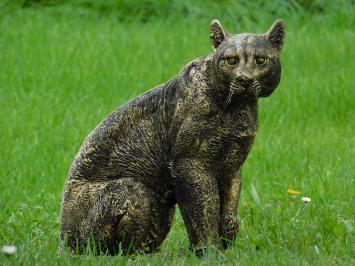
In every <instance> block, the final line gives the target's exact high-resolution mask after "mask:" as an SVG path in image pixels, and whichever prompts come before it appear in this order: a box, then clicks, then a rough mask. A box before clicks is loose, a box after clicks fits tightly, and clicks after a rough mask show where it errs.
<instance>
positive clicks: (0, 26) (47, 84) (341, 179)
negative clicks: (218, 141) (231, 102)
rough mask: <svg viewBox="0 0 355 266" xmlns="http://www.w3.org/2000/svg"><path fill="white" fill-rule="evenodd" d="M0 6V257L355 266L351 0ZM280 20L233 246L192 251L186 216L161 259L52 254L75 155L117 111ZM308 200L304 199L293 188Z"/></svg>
mask: <svg viewBox="0 0 355 266" xmlns="http://www.w3.org/2000/svg"><path fill="white" fill-rule="evenodd" d="M334 2H336V3H335V4H332V3H330V1H316V0H314V1H301V0H300V1H266V0H265V1H263V0H258V1H249V2H247V1H228V0H224V1H221V2H220V3H219V4H217V3H215V2H214V1H204V4H201V1H197V0H194V1H169V0H162V1H149V0H140V1H113V0H111V1H100V0H91V1H89V0H87V1H84V0H75V1H70V2H69V1H35V0H32V1H29V0H28V1H20V0H17V1H4V0H3V2H0V106H1V111H0V147H1V148H0V159H1V160H0V245H5V244H14V245H16V246H17V247H18V252H17V253H16V254H15V255H13V256H5V255H3V254H0V264H26V265H33V264H47V265H52V264H60V265H61V264H72V263H74V264H92V265H94V264H95V265H96V264H106V263H108V264H110V263H111V264H115V265H119V264H150V265H162V264H168V263H172V264H176V265H195V264H196V263H199V264H204V265H210V264H242V265H245V264H247V265H249V264H254V265H272V264H284V265H290V264H291V265H305V264H306V265H314V264H319V265H321V264H325V263H326V264H339V265H354V263H355V260H354V252H353V250H354V227H353V222H354V192H355V189H354V188H355V187H354V174H355V171H354V165H355V162H354V158H355V153H354V143H355V137H354V130H355V126H354V121H355V115H354V109H355V95H354V81H353V75H354V61H353V60H354V58H355V55H354V48H353V46H354V43H355V36H354V26H355V23H354V17H353V14H354V8H353V7H354V4H352V3H351V1H334ZM278 17H280V18H283V19H284V21H285V23H286V25H287V36H286V43H285V48H284V51H283V54H282V62H283V74H282V81H281V84H280V86H279V88H278V89H277V90H276V91H275V93H274V94H273V95H272V97H270V98H267V99H263V100H261V101H260V109H261V110H260V128H259V132H258V135H257V138H256V142H255V144H254V146H253V149H252V152H251V154H250V156H249V158H248V160H247V162H246V164H245V167H244V172H243V173H244V180H243V182H244V183H243V186H244V187H243V191H242V198H241V204H240V212H239V216H240V219H241V222H242V226H241V231H240V233H239V235H238V239H237V242H236V244H235V245H234V246H233V247H232V248H231V249H229V250H227V251H226V252H224V253H223V254H218V255H216V254H213V253H209V254H207V256H206V257H205V258H203V259H200V260H199V259H197V258H196V257H195V256H194V255H192V254H191V253H190V252H189V251H188V250H187V246H188V240H187V236H186V231H185V227H184V224H183V221H182V219H181V216H180V214H179V213H177V215H176V217H175V222H174V226H173V229H172V230H171V232H170V234H169V235H168V238H167V239H166V241H165V242H164V244H163V245H162V247H161V251H160V252H158V253H156V254H151V255H146V256H140V255H136V256H128V257H120V256H116V257H93V256H87V257H81V258H74V257H70V256H67V255H66V254H62V255H61V256H56V249H57V246H58V233H59V222H58V213H59V207H60V198H61V192H62V188H63V184H64V181H65V178H66V174H67V172H68V169H69V166H70V164H71V161H72V160H73V158H74V155H75V154H76V152H77V151H78V149H79V147H80V145H81V143H82V141H83V140H84V138H85V137H86V136H87V134H88V133H89V132H90V131H91V130H92V129H93V128H94V127H95V126H96V125H97V124H98V123H99V122H100V121H101V120H102V119H103V118H104V117H105V116H107V115H108V114H109V113H111V112H112V111H113V110H114V109H115V108H117V107H118V106H119V105H121V104H123V103H124V102H126V101H127V100H129V99H131V98H133V97H135V96H136V95H138V94H140V93H142V92H144V91H146V90H148V89H150V88H152V87H153V86H155V85H157V84H160V83H163V82H165V81H166V80H168V79H170V78H171V77H172V76H174V75H175V74H177V73H178V72H179V70H180V69H181V68H182V67H183V65H185V64H186V63H188V62H189V61H191V60H192V59H193V58H196V57H198V56H201V55H205V54H207V53H209V52H210V51H211V48H210V45H209V39H208V27H209V23H210V21H211V20H212V19H213V18H218V19H220V20H221V22H222V23H223V24H224V25H225V26H226V28H227V29H228V30H229V31H230V32H233V33H237V32H264V31H266V30H267V29H268V27H269V26H270V25H271V24H272V22H273V21H274V20H275V19H276V18H278ZM288 188H293V189H296V190H300V191H302V196H308V197H310V198H311V199H312V202H311V203H310V204H307V205H305V204H303V203H302V202H301V200H300V196H296V197H295V198H293V197H292V196H291V195H289V194H287V189H288Z"/></svg>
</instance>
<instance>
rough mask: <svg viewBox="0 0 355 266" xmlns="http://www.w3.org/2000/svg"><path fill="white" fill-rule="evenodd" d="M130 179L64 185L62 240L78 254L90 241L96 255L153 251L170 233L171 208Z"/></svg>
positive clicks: (75, 181)
mask: <svg viewBox="0 0 355 266" xmlns="http://www.w3.org/2000/svg"><path fill="white" fill-rule="evenodd" d="M162 202H165V201H164V200H162V199H161V198H159V197H157V196H156V195H155V194H154V193H153V192H152V191H151V190H149V189H148V188H146V187H145V186H144V185H143V184H141V183H139V182H135V181H133V180H131V179H118V180H112V181H100V182H88V181H77V180H72V181H69V183H68V184H67V185H66V189H65V192H64V198H63V203H62V213H61V238H62V240H63V239H64V238H67V241H68V246H69V248H70V249H72V250H77V251H79V252H80V253H81V252H83V250H84V248H85V247H86V246H87V244H88V243H89V242H88V241H89V239H92V240H93V243H94V244H95V247H96V250H97V251H103V252H108V253H110V254H116V253H117V252H118V249H119V247H120V248H122V250H123V252H129V251H139V250H145V251H153V250H154V249H155V248H157V247H158V246H159V245H160V244H161V242H162V241H163V240H164V238H165V236H166V234H167V233H168V231H169V229H170V224H171V219H172V214H173V207H172V206H170V205H169V206H168V204H162Z"/></svg>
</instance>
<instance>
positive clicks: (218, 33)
mask: <svg viewBox="0 0 355 266" xmlns="http://www.w3.org/2000/svg"><path fill="white" fill-rule="evenodd" d="M226 37H227V33H226V32H225V31H224V29H223V27H222V25H221V23H220V22H219V21H218V20H217V19H214V20H212V22H211V26H210V40H211V45H212V47H213V50H216V49H217V47H218V46H219V45H220V44H221V43H222V42H223V41H224V39H225V38H226Z"/></svg>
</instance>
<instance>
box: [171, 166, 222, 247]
mask: <svg viewBox="0 0 355 266" xmlns="http://www.w3.org/2000/svg"><path fill="white" fill-rule="evenodd" d="M173 177H174V186H175V193H176V198H177V202H178V205H179V208H180V210H181V213H182V217H183V219H184V223H185V225H186V228H187V232H188V235H189V240H190V245H191V247H192V248H193V249H196V252H197V253H200V252H201V251H202V250H203V249H204V248H206V247H208V246H214V247H216V248H217V249H221V248H222V242H221V240H220V239H219V232H218V226H219V217H220V201H219V191H218V184H217V181H216V179H215V178H214V176H213V175H212V173H211V170H210V171H209V170H208V169H207V167H206V166H205V165H204V164H203V162H201V160H198V159H180V160H179V161H177V162H176V163H175V165H174V167H173Z"/></svg>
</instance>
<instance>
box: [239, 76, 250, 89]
mask: <svg viewBox="0 0 355 266" xmlns="http://www.w3.org/2000/svg"><path fill="white" fill-rule="evenodd" d="M237 80H238V82H239V83H240V85H242V86H243V87H244V88H248V87H249V86H250V84H252V83H253V79H252V78H250V77H246V76H240V77H237Z"/></svg>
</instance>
